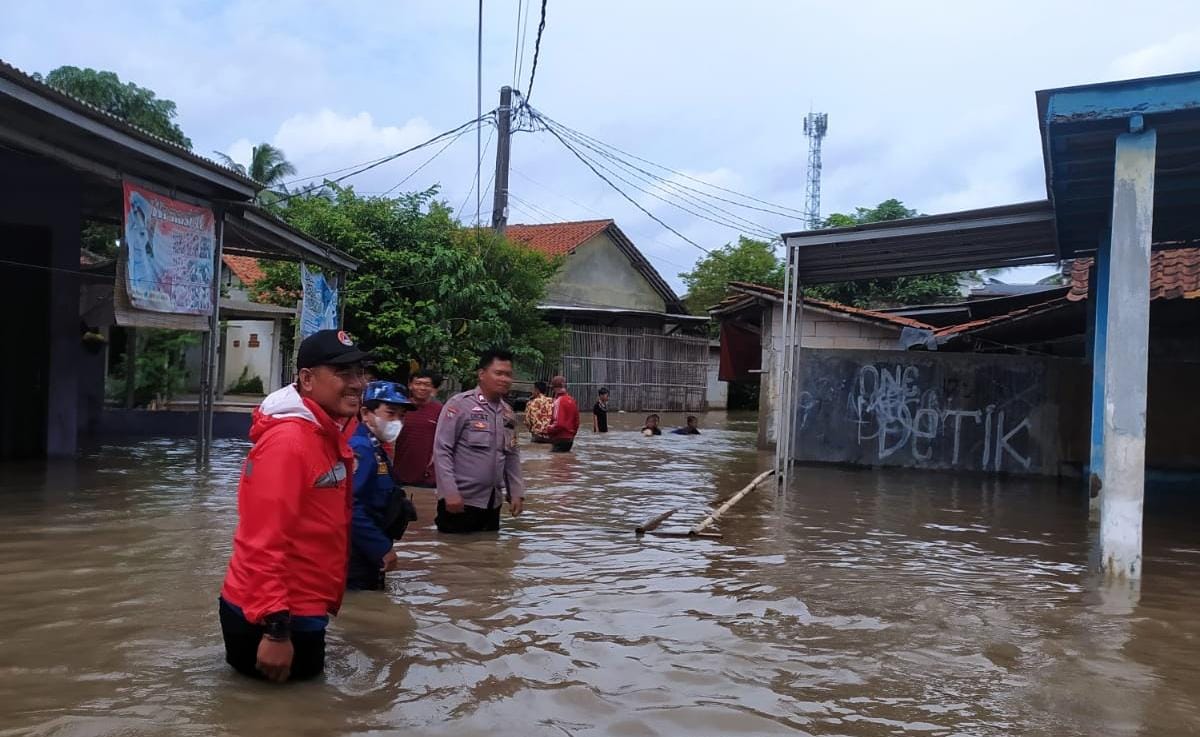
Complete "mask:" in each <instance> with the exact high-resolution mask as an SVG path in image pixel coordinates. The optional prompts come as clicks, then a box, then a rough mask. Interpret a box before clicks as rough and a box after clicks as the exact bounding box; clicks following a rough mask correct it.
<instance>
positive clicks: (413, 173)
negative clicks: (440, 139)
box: [380, 123, 481, 197]
mask: <svg viewBox="0 0 1200 737" xmlns="http://www.w3.org/2000/svg"><path fill="white" fill-rule="evenodd" d="M479 125H481V124H478V123H477V124H476V127H478V126H479ZM469 130H470V128H468V129H466V130H464V131H462V132H460V133H459V134H458V135H456V136H455V137H454V138H451V139H450V140H449V141H447V142H446V145H445V146H442V147H441V148H439V149H438V150H437V151H436V152H435V153H434V154H433V156H430V157H429V158H428V159H425V163H423V164H421V165H420V166H418V167H417V168H416V169H413V170H412V171H411V172H409V173H408V176H406V177H404V178H403V179H401V180H400V181H398V182H396V183H395V184H393V185H392V187H391V189H388V190H387V191H385V192H384V193H383V194H381V195H380V196H381V197H387V196H388V195H390V194H391V193H392V192H395V191H396V190H397V189H399V188H400V185H402V184H404V183H405V182H407V181H408V180H409V179H412V178H413V177H414V176H416V175H417V172H419V171H421V170H422V169H424V168H425V167H427V166H429V164H431V163H432V162H433V160H434V159H436V158H437V157H439V156H441V155H442V154H443V153H445V151H446V149H448V148H450V147H451V146H453V145H454V142H455V141H457V140H458V139H460V138H462V137H463V136H464V135H466V133H467V131H469Z"/></svg>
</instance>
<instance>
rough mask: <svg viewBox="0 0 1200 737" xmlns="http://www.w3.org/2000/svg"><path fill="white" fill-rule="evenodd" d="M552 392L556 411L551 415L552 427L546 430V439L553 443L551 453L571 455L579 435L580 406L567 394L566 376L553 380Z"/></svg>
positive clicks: (551, 384) (551, 381)
mask: <svg viewBox="0 0 1200 737" xmlns="http://www.w3.org/2000/svg"><path fill="white" fill-rule="evenodd" d="M550 391H551V392H553V393H554V411H553V412H551V414H550V427H547V428H546V437H548V438H550V442H551V443H552V445H551V446H550V452H551V453H570V452H571V446H573V445H575V436H576V435H578V434H579V405H577V404H575V399H574V398H573V397H572V396H571V395H570V394H568V393H567V379H566V377H565V376H555V377H554V378H553V379H551V380H550Z"/></svg>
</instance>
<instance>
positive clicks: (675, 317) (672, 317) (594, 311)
mask: <svg viewBox="0 0 1200 737" xmlns="http://www.w3.org/2000/svg"><path fill="white" fill-rule="evenodd" d="M538 309H539V310H542V311H544V312H561V313H572V314H580V315H610V316H622V315H628V316H636V317H653V318H657V319H659V320H662V321H664V322H696V323H700V322H711V320H710V319H709V317H708V316H707V315H679V314H675V313H671V312H655V311H654V310H632V309H628V308H625V307H604V306H601V305H565V304H540V305H538Z"/></svg>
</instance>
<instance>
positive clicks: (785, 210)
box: [538, 111, 806, 220]
mask: <svg viewBox="0 0 1200 737" xmlns="http://www.w3.org/2000/svg"><path fill="white" fill-rule="evenodd" d="M538 116H539V117H541V118H542V119H543V121H549V122H551V123H554V124H555V125H557V126H559V127H560V128H563V129H566V130H568V131H570V132H571V133H574V134H575V135H577V136H580V137H582V138H586V139H588V140H589V141H591V142H592V143H594V144H596V145H598V146H603V147H605V148H608V149H611V150H612V151H614V152H616V153H619V154H621V155H623V156H628V157H629V158H631V159H634V160H636V161H640V162H642V163H643V164H647V165H649V166H653V167H655V168H657V169H661V170H663V171H665V172H668V173H670V174H674V175H676V176H679V177H683V178H684V179H687V180H689V181H692V182H696V183H697V184H702V185H704V186H705V187H710V188H712V189H715V190H718V191H721V192H725V193H727V194H732V195H736V196H738V197H741V198H742V199H745V200H749V201H751V202H757V203H759V204H762V205H767V206H768V207H771V208H774V209H772V210H765V209H762V208H757V207H752V206H751V205H747V204H744V203H739V202H736V201H734V200H728V199H722V201H723V202H728V203H729V204H733V205H737V206H738V207H745V208H747V209H752V210H759V211H761V212H766V213H769V214H772V215H780V216H782V217H788V218H792V219H795V220H805V218H806V216H805V214H804V211H803V210H798V209H796V208H792V207H788V206H787V205H780V204H777V203H774V202H769V201H767V200H763V199H759V198H757V197H754V196H752V195H748V194H744V193H742V192H738V191H736V190H733V189H729V188H727V187H722V186H720V185H717V184H712V183H711V182H706V181H704V180H703V179H700V178H698V177H695V176H692V175H691V174H686V173H684V172H682V171H679V170H677V169H672V168H671V167H669V166H664V165H662V164H659V163H656V162H653V161H650V160H649V159H645V158H642V157H641V156H638V155H637V154H632V153H630V152H628V151H625V150H623V149H621V148H618V147H617V146H614V145H612V144H611V143H605V142H604V141H601V140H600V139H598V138H596V137H595V136H589V135H588V134H586V133H583V132H581V131H578V130H576V129H574V128H571V127H570V126H568V125H565V124H563V123H560V122H558V121H556V120H554V119H553V118H548V117H547V116H546V115H545V114H544V113H541V112H540V111H538ZM680 186H684V185H680ZM696 191H699V190H696ZM706 196H709V197H713V198H714V199H718V198H717V197H716V195H707V194H706ZM789 213H790V214H789Z"/></svg>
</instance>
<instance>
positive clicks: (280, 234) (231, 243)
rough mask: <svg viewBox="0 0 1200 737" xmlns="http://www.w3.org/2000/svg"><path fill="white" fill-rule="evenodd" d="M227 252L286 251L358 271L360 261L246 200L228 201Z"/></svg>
mask: <svg viewBox="0 0 1200 737" xmlns="http://www.w3.org/2000/svg"><path fill="white" fill-rule="evenodd" d="M225 207H226V210H225V225H226V226H227V227H226V228H225V236H224V247H223V251H222V252H223V253H226V254H229V255H233V256H251V257H254V258H265V259H278V258H279V257H280V255H281V254H286V255H287V256H289V257H290V258H291V259H293V260H295V261H305V262H307V263H310V264H315V265H318V266H320V267H322V268H324V269H332V270H334V271H345V270H348V271H355V270H356V269H358V267H359V265H360V263H361V262H360V261H358V259H355V258H354V257H352V256H350V255H349V254H347V253H345V252H344V251H339V250H338V249H336V248H334V247H333V246H331V245H329V244H327V243H322V242H321V241H319V240H317V239H315V238H313V237H312V236H310V235H305V234H304V233H303V232H301V231H299V230H296V229H295V228H293V227H292V226H291V225H288V224H287V223H285V222H284V221H282V220H280V219H279V218H277V217H275V216H274V215H272V214H270V213H269V212H267V211H266V210H263V209H262V208H259V207H256V206H254V205H247V204H244V203H225Z"/></svg>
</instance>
